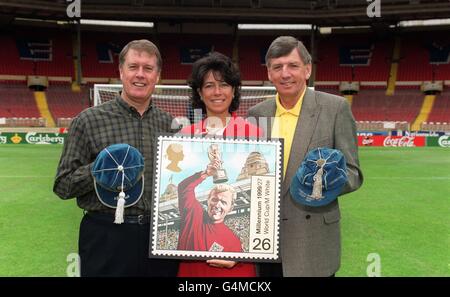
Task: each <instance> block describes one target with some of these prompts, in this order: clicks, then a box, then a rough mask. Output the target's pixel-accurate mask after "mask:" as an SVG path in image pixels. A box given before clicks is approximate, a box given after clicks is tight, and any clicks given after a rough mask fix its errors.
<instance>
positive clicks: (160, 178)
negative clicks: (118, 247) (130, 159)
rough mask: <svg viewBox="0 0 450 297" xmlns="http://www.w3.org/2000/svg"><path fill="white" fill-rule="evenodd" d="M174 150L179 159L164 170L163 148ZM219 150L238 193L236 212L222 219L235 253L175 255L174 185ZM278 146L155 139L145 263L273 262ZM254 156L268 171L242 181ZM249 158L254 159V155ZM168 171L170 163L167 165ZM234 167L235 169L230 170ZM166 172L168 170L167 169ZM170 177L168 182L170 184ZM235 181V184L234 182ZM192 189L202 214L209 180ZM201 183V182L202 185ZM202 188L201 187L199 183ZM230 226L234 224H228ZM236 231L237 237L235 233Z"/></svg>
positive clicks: (216, 248)
mask: <svg viewBox="0 0 450 297" xmlns="http://www.w3.org/2000/svg"><path fill="white" fill-rule="evenodd" d="M171 144H177V147H178V148H180V147H181V148H182V149H183V153H184V155H183V156H184V158H183V159H182V160H181V161H180V160H178V164H177V165H178V166H179V167H178V166H176V167H175V168H176V169H175V170H174V169H173V168H174V166H167V164H168V163H170V162H173V161H171V160H169V157H168V150H167V149H168V147H169V145H171ZM211 144H216V145H218V146H219V147H220V148H221V150H223V152H222V156H223V168H224V169H225V171H227V172H228V175H229V176H230V180H229V181H228V182H227V184H230V185H232V186H233V187H234V188H235V189H236V192H237V199H236V201H235V208H234V209H233V210H232V211H231V212H230V213H229V214H228V215H227V216H226V218H225V225H227V226H228V227H229V228H230V230H232V231H233V233H234V234H235V235H236V236H237V237H238V238H239V240H240V242H241V247H242V249H241V251H240V252H235V251H234V252H230V251H223V249H222V248H223V247H222V246H221V245H220V244H216V242H214V244H212V245H211V246H210V247H209V250H206V249H205V250H193V249H192V250H186V249H178V239H179V236H180V230H181V228H182V227H181V221H182V219H181V216H180V211H179V209H178V192H175V191H174V189H177V187H178V183H179V182H181V180H184V179H185V178H186V177H187V176H192V175H193V174H195V173H196V172H199V168H203V169H204V168H206V165H207V164H208V161H205V160H207V158H208V153H207V151H208V147H209V146H210V145H211ZM282 149H283V144H282V140H279V139H270V140H256V139H228V138H200V137H189V136H165V135H160V136H159V137H158V144H157V157H156V164H155V184H154V186H155V192H154V196H153V220H152V224H151V230H150V238H151V240H150V253H149V255H150V257H153V258H161V257H163V258H181V259H231V260H239V261H253V262H278V261H280V256H279V220H280V193H281V191H280V186H281V176H282ZM255 151H256V152H257V153H259V154H258V156H262V160H264V161H266V165H267V166H266V167H267V168H268V170H267V171H266V172H263V173H257V174H254V175H252V174H249V175H246V176H244V177H243V176H242V172H244V171H242V170H241V171H240V172H239V170H236V168H237V166H239V164H241V169H242V168H243V167H244V165H245V164H247V163H246V162H247V160H248V157H249V155H250V153H253V152H255ZM253 156H254V155H253ZM171 165H173V163H172V164H171ZM233 166H234V167H233ZM169 167H171V168H172V169H169ZM169 176H170V178H169ZM236 176H238V178H236ZM209 179H210V181H209V182H207V183H206V184H205V185H203V186H202V188H201V189H198V188H196V190H195V199H196V201H198V202H200V205H202V207H203V209H204V210H203V212H204V213H203V215H204V216H207V214H206V206H205V205H204V204H206V200H207V197H208V195H209V192H210V191H209V190H207V189H208V188H210V187H211V186H212V185H213V183H212V182H213V181H212V180H213V178H212V177H209ZM205 181H206V180H205ZM202 184H203V183H202ZM231 221H232V222H233V223H231ZM236 230H238V231H236Z"/></svg>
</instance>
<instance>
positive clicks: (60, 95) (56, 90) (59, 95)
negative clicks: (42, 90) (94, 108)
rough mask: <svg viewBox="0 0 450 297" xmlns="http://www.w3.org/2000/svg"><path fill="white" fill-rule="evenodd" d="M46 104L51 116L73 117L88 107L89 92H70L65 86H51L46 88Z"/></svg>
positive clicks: (85, 90)
mask: <svg viewBox="0 0 450 297" xmlns="http://www.w3.org/2000/svg"><path fill="white" fill-rule="evenodd" d="M46 96H47V104H48V107H49V109H50V112H51V113H52V115H53V118H54V119H55V120H56V121H57V119H58V118H73V117H75V116H76V115H77V114H78V113H80V112H81V111H82V110H83V109H85V108H87V107H89V93H88V90H87V89H82V92H72V90H71V89H70V87H67V86H51V87H49V88H48V89H47V90H46Z"/></svg>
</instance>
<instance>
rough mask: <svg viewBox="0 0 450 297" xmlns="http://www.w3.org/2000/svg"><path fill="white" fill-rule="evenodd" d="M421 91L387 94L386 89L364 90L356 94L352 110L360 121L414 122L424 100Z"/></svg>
mask: <svg viewBox="0 0 450 297" xmlns="http://www.w3.org/2000/svg"><path fill="white" fill-rule="evenodd" d="M423 97H424V96H423V94H422V93H421V92H419V91H412V90H402V91H400V90H399V91H396V93H395V95H393V96H386V95H385V91H384V90H362V91H360V92H359V94H358V95H355V96H354V99H353V104H352V111H353V115H354V116H355V119H356V120H358V121H406V122H410V123H411V122H413V121H414V120H415V118H416V117H417V115H418V114H419V111H420V108H421V106H422V102H423Z"/></svg>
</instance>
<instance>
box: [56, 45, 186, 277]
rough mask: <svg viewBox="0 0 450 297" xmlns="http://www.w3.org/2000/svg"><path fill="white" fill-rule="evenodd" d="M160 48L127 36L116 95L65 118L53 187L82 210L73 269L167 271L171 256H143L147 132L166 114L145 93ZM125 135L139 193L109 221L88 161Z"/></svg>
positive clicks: (158, 127)
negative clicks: (136, 166) (141, 179)
mask: <svg viewBox="0 0 450 297" xmlns="http://www.w3.org/2000/svg"><path fill="white" fill-rule="evenodd" d="M161 66H162V61H161V55H160V53H159V50H158V48H157V47H156V46H155V45H154V44H153V43H152V42H150V41H148V40H135V41H131V42H130V43H128V44H127V45H126V46H125V47H124V48H123V50H122V51H121V53H120V55H119V71H120V78H121V80H122V83H123V90H122V93H121V94H120V96H116V98H115V99H113V100H111V101H108V102H106V103H104V104H101V105H99V106H95V107H92V108H89V109H86V110H84V111H83V112H81V113H80V114H79V115H78V116H77V117H76V118H75V119H74V120H73V121H72V124H71V125H70V128H69V135H68V138H67V141H66V143H65V144H64V149H63V152H62V156H61V160H60V162H59V166H58V171H57V175H56V180H55V184H54V187H53V191H54V192H55V193H56V194H57V195H58V196H59V197H61V198H62V199H69V198H74V197H76V198H77V204H78V206H79V207H80V208H82V209H83V210H84V213H85V215H84V217H83V219H82V221H81V225H80V235H79V243H78V247H79V254H80V258H81V276H175V275H176V273H177V269H178V267H177V266H178V265H177V262H176V261H175V260H160V259H149V258H148V248H149V234H150V230H149V227H150V224H149V222H150V218H151V206H152V187H153V160H154V156H155V153H156V152H155V146H154V144H155V143H156V141H155V139H156V138H155V137H156V135H157V133H158V132H168V133H173V132H176V131H174V130H172V129H171V124H172V117H171V116H170V115H169V114H168V113H166V112H164V111H162V110H160V109H158V108H157V107H155V106H153V104H152V100H151V95H152V93H153V91H154V89H155V85H156V83H157V82H158V80H159V77H160V73H161ZM116 143H127V144H129V145H131V146H133V147H135V148H137V149H138V150H139V151H140V152H141V154H142V155H143V156H144V159H145V162H144V163H145V168H144V176H145V183H144V194H143V196H142V198H141V199H140V200H139V201H138V202H137V203H136V204H135V205H133V206H131V207H128V208H126V209H125V213H124V223H123V224H120V225H117V224H114V223H113V222H114V212H115V210H114V209H113V208H108V207H106V206H105V205H103V204H102V203H101V202H100V200H99V199H98V198H97V196H96V193H95V190H94V180H93V177H92V175H91V169H92V165H93V162H94V161H95V159H96V157H97V155H98V153H99V152H100V151H102V150H103V149H104V148H105V147H107V146H109V145H112V144H116Z"/></svg>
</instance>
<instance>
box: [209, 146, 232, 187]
mask: <svg viewBox="0 0 450 297" xmlns="http://www.w3.org/2000/svg"><path fill="white" fill-rule="evenodd" d="M208 158H209V160H210V161H211V162H214V161H215V160H216V159H217V160H219V161H220V164H221V165H220V168H218V169H217V171H216V173H215V174H214V175H213V182H214V183H215V184H220V183H226V182H227V181H228V176H227V172H226V171H225V169H223V168H222V164H223V161H222V158H221V154H220V149H219V146H218V145H217V144H215V143H214V144H211V145H210V146H209V148H208Z"/></svg>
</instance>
